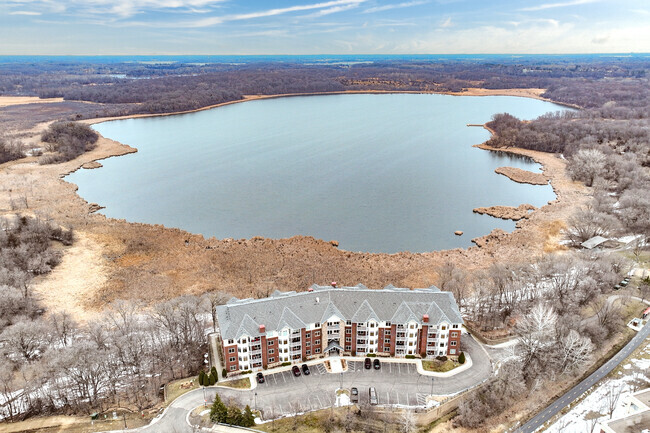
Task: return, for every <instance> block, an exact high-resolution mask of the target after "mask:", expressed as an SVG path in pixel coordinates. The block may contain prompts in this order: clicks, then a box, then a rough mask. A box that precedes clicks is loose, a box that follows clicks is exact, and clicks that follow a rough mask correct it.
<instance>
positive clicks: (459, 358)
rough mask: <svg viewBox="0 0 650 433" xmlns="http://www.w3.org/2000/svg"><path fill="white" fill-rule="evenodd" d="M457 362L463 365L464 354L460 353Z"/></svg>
mask: <svg viewBox="0 0 650 433" xmlns="http://www.w3.org/2000/svg"><path fill="white" fill-rule="evenodd" d="M458 362H459V363H461V364H465V352H460V355H458Z"/></svg>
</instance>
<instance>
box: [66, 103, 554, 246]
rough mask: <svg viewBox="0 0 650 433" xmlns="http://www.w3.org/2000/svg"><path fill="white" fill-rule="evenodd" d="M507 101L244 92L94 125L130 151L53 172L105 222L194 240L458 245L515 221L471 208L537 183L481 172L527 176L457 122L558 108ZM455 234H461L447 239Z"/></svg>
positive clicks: (534, 195) (515, 200) (515, 197)
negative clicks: (501, 170) (163, 229)
mask: <svg viewBox="0 0 650 433" xmlns="http://www.w3.org/2000/svg"><path fill="white" fill-rule="evenodd" d="M562 109H563V108H562V107H559V106H557V105H554V104H552V103H549V102H545V101H540V100H535V99H528V98H518V97H506V96H483V97H472V96H449V95H431V94H379V95H378V94H347V95H320V96H300V97H287V98H276V99H264V100H253V101H248V102H245V103H240V104H232V105H227V106H223V107H218V108H214V109H210V110H205V111H199V112H196V113H190V114H182V115H173V116H164V117H148V118H136V119H125V120H114V121H107V122H103V123H100V124H97V125H95V126H94V128H95V129H96V130H97V131H98V132H100V133H101V134H102V135H103V136H104V137H107V138H110V139H113V140H116V141H119V142H121V143H125V144H128V145H130V146H133V147H136V148H137V149H138V152H137V153H134V154H129V155H125V156H121V157H119V158H110V159H107V160H104V161H102V164H103V167H102V168H100V169H95V170H85V169H81V170H78V171H76V172H74V173H72V174H71V175H69V176H68V177H67V178H66V179H67V180H68V181H70V182H73V183H75V184H77V185H78V187H79V190H78V193H79V194H80V195H81V196H82V197H83V198H85V199H86V200H87V201H89V202H95V203H98V204H100V205H102V206H105V207H106V208H105V209H103V210H102V213H104V214H105V215H106V216H108V217H113V218H125V219H126V220H128V221H132V222H143V223H151V224H164V225H165V226H167V227H178V228H181V229H184V230H187V231H190V232H193V233H200V234H203V235H204V236H206V237H211V236H215V237H217V238H236V239H237V238H250V237H253V236H264V237H269V238H286V237H291V236H295V235H306V236H314V237H316V238H320V239H324V240H326V241H327V240H332V239H335V240H337V241H339V243H340V248H342V249H345V250H349V251H367V252H385V253H394V252H399V251H412V252H424V251H432V250H440V249H449V248H456V247H468V246H471V245H472V243H471V239H472V238H474V237H477V236H483V235H486V234H488V233H489V232H490V231H491V230H492V229H494V228H501V229H503V230H506V231H512V230H513V229H514V227H515V223H514V222H512V221H504V220H500V219H496V218H492V217H490V216H486V215H477V214H474V213H473V212H472V209H473V208H476V207H480V206H494V205H505V206H518V205H519V204H522V203H530V204H532V205H534V206H536V207H540V206H543V205H545V204H546V203H547V202H548V201H550V200H554V199H555V195H554V193H553V190H552V188H551V186H550V185H544V186H533V185H524V184H518V183H516V182H513V181H511V180H509V179H508V178H506V177H505V176H501V175H498V174H496V173H494V170H495V169H496V168H497V167H501V166H512V167H518V168H522V169H525V170H531V171H539V170H540V166H539V165H538V164H536V163H534V162H532V161H531V160H530V159H527V158H522V157H517V156H508V155H505V154H500V153H498V154H497V153H493V152H488V151H484V150H480V149H477V148H474V147H472V145H474V144H478V143H482V142H484V141H485V140H487V139H488V138H489V133H488V132H487V131H486V130H484V129H483V128H477V127H467V126H466V125H467V124H481V123H485V122H487V121H489V120H490V118H491V116H492V115H493V114H495V113H502V112H508V113H511V114H513V115H515V116H517V117H519V118H522V119H533V118H535V117H538V116H540V115H542V114H544V113H547V112H549V111H558V110H562ZM455 230H462V231H463V232H464V233H465V234H464V235H463V236H462V237H458V236H455V235H454V231H455Z"/></svg>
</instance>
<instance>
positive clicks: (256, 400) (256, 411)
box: [255, 392, 257, 412]
mask: <svg viewBox="0 0 650 433" xmlns="http://www.w3.org/2000/svg"><path fill="white" fill-rule="evenodd" d="M255 412H257V392H255Z"/></svg>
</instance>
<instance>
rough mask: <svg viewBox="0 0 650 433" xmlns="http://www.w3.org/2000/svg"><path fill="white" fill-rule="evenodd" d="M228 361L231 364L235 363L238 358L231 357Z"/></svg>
mask: <svg viewBox="0 0 650 433" xmlns="http://www.w3.org/2000/svg"><path fill="white" fill-rule="evenodd" d="M228 359H229V361H230V362H235V359H236V358H235V357H234V356H231V357H230V358H228Z"/></svg>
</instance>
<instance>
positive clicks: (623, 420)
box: [600, 388, 650, 433]
mask: <svg viewBox="0 0 650 433" xmlns="http://www.w3.org/2000/svg"><path fill="white" fill-rule="evenodd" d="M624 404H625V408H626V415H625V416H623V417H620V418H615V419H610V420H608V421H605V422H603V423H600V432H601V433H650V388H647V389H644V390H642V391H638V392H635V393H634V394H632V395H631V396H629V397H628V398H627V399H626V400H625V403H624Z"/></svg>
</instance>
